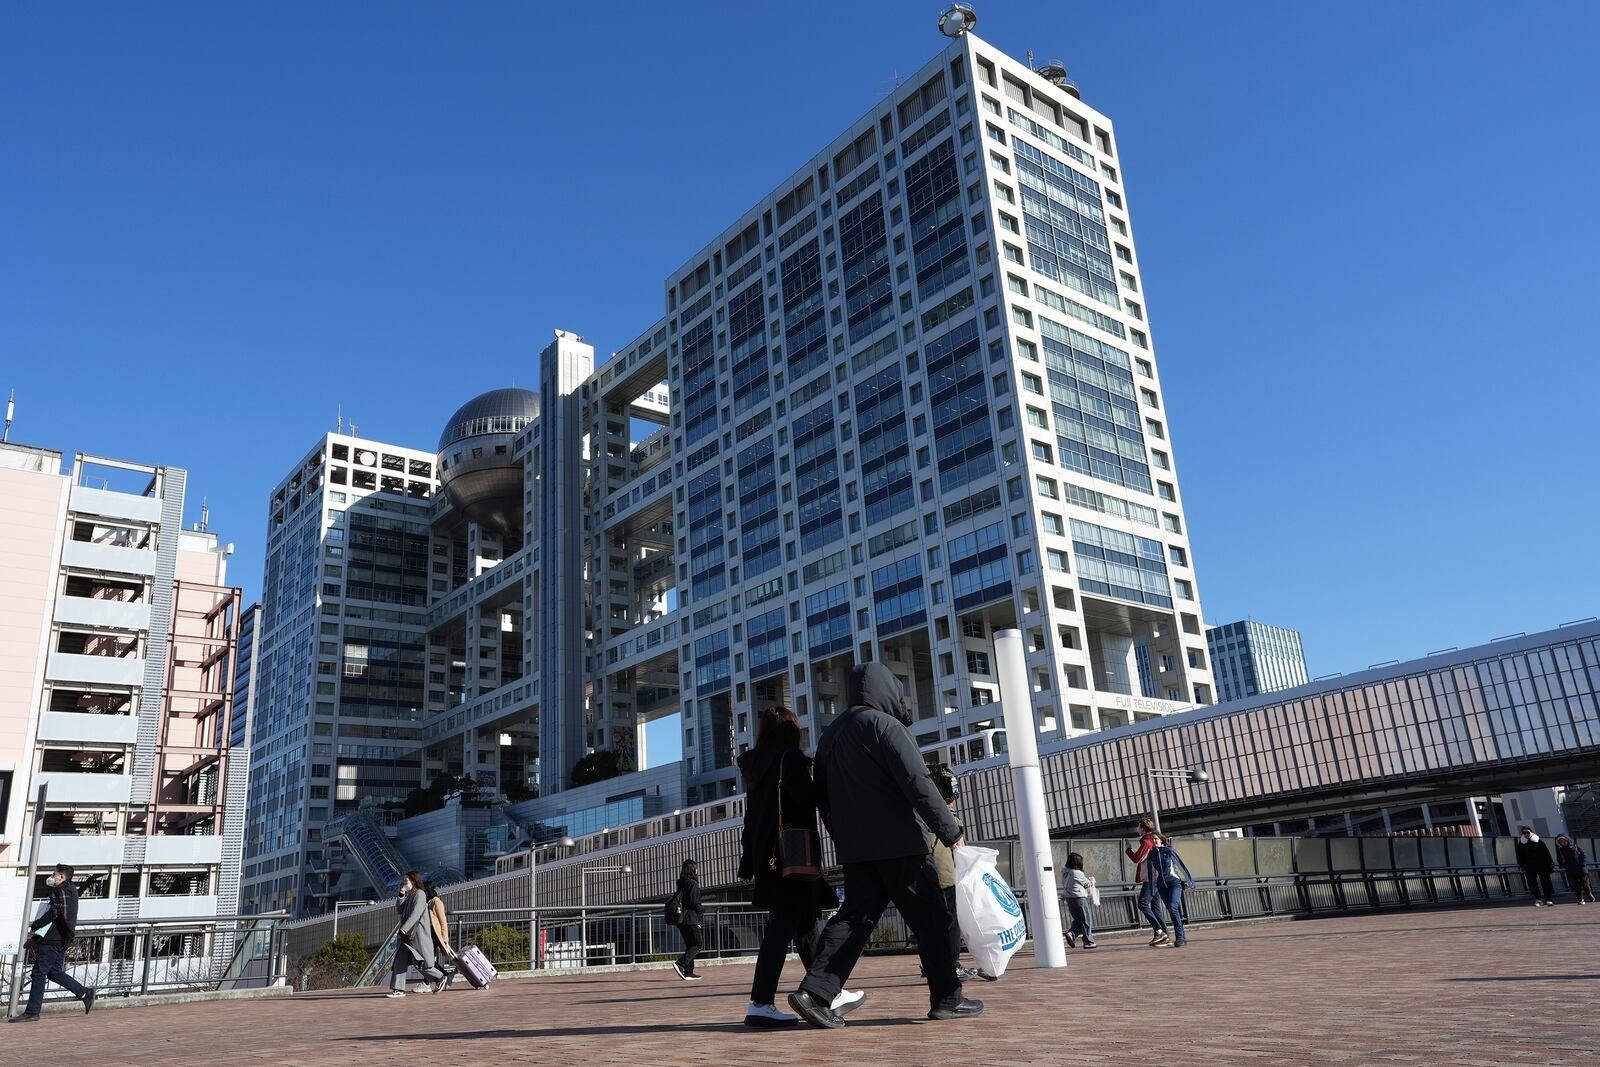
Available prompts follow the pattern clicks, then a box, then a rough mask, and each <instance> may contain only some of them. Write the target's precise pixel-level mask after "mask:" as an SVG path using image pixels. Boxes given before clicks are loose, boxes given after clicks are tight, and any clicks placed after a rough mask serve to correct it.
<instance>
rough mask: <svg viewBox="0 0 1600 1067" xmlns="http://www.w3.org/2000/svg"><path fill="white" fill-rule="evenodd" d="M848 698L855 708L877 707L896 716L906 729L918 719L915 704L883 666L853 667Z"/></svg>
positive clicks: (846, 687)
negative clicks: (912, 704)
mask: <svg viewBox="0 0 1600 1067" xmlns="http://www.w3.org/2000/svg"><path fill="white" fill-rule="evenodd" d="M844 697H845V701H846V703H848V704H849V706H850V707H852V708H858V707H860V708H873V709H875V710H877V711H881V712H883V713H884V714H885V715H892V716H894V717H895V718H896V719H898V720H900V722H902V723H904V724H905V725H906V726H910V725H911V723H912V722H913V721H914V720H915V719H916V713H915V711H914V710H913V709H912V707H911V701H910V700H908V699H907V698H906V691H905V688H904V687H903V686H901V684H900V679H898V678H896V677H895V676H894V672H893V671H891V670H890V669H889V668H888V667H885V666H884V665H883V664H881V663H863V664H860V665H859V666H856V667H852V668H850V677H849V679H848V680H846V682H845V687H844Z"/></svg>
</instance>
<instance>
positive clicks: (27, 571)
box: [0, 444, 245, 959]
mask: <svg viewBox="0 0 1600 1067" xmlns="http://www.w3.org/2000/svg"><path fill="white" fill-rule="evenodd" d="M61 460H62V456H61V453H59V452H54V451H49V450H46V449H37V448H27V447H23V446H19V445H14V444H3V445H0V528H3V529H4V530H5V535H6V552H5V553H3V556H0V628H3V633H0V774H3V775H5V776H6V777H8V778H9V782H8V788H7V790H6V793H7V797H6V801H5V804H4V816H3V818H4V821H3V825H0V882H3V890H0V893H3V895H0V901H3V903H4V908H3V914H0V930H3V932H0V950H4V951H12V950H13V949H12V947H11V942H12V940H13V939H14V938H15V936H16V932H17V930H18V929H19V923H20V917H21V916H20V912H21V911H22V909H23V908H24V906H26V905H27V902H28V901H29V900H30V898H31V899H33V900H37V899H39V898H41V897H42V895H43V882H42V878H43V873H42V872H46V871H48V870H49V869H50V868H51V867H53V866H54V865H55V864H57V863H69V864H72V865H73V867H74V868H75V869H76V877H75V881H76V882H77V883H78V885H79V887H80V892H81V894H82V904H81V906H80V911H79V917H80V921H82V922H85V923H90V922H95V921H104V920H134V919H140V918H165V917H174V916H184V917H190V916H207V915H232V914H235V912H236V910H237V905H238V898H237V890H238V854H237V848H236V841H234V842H230V841H229V829H230V825H233V824H234V823H236V821H237V820H238V819H240V818H241V817H242V814H243V806H244V793H243V790H244V786H245V777H244V775H243V773H242V769H241V764H240V761H239V760H238V759H237V758H236V754H235V752H234V750H233V749H232V747H231V745H230V738H229V728H228V727H229V721H230V716H231V691H232V686H231V684H230V682H231V679H232V671H233V665H234V656H235V650H236V641H237V627H238V613H239V591H238V590H237V589H235V588H233V587H231V586H229V585H227V557H228V554H229V553H230V552H231V551H232V548H231V546H220V545H219V544H218V543H217V538H216V535H215V534H213V533H210V532H207V531H204V530H200V529H195V530H185V529H183V506H184V498H185V488H186V481H187V476H186V474H185V472H184V471H182V470H180V469H178V468H176V467H159V466H149V465H145V464H138V463H129V462H125V461H122V460H115V459H108V458H104V457H98V456H88V455H84V454H81V453H80V454H78V455H77V456H76V457H75V458H74V461H73V463H72V469H71V473H70V475H69V474H64V473H63V472H62V462H61ZM41 785H44V786H46V787H47V792H46V799H45V805H44V808H43V810H39V809H38V805H37V803H36V801H37V790H38V788H39V787H40V786H41ZM35 826H38V828H39V830H40V831H41V833H42V835H43V836H42V837H41V839H40V842H41V843H40V854H39V857H38V862H39V866H40V870H41V875H40V877H41V881H39V882H38V883H36V884H35V885H34V886H32V887H29V886H25V885H24V884H23V882H24V879H25V873H26V866H27V864H28V861H29V855H28V853H29V842H30V840H31V836H30V835H31V834H32V832H33V830H34V828H35ZM235 836H237V835H235ZM230 845H233V846H235V847H230ZM111 941H112V939H110V938H100V939H98V940H94V939H90V940H86V941H85V942H84V951H85V952H89V953H93V952H111V951H113V949H112V945H111ZM90 958H91V959H92V958H93V957H92V956H91V957H90ZM108 958H109V957H108Z"/></svg>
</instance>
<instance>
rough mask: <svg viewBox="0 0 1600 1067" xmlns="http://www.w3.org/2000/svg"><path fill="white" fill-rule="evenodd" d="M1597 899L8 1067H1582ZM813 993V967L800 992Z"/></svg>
mask: <svg viewBox="0 0 1600 1067" xmlns="http://www.w3.org/2000/svg"><path fill="white" fill-rule="evenodd" d="M1597 953H1600V907H1586V908H1580V907H1578V906H1576V905H1571V904H1564V905H1562V906H1559V907H1556V908H1548V909H1544V908H1533V907H1527V906H1516V907H1513V906H1509V905H1508V906H1503V907H1492V908H1477V909H1460V910H1450V911H1426V912H1389V913H1384V914H1374V915H1366V916H1359V917H1348V916H1347V917H1336V918H1328V919H1321V920H1315V921H1303V922H1272V923H1260V924H1253V925H1240V926H1231V927H1213V928H1211V929H1203V928H1202V929H1200V930H1197V931H1196V936H1195V939H1194V940H1193V941H1192V942H1191V944H1190V946H1189V947H1188V948H1186V949H1184V950H1181V951H1175V950H1170V949H1149V948H1146V947H1145V946H1144V943H1143V940H1142V939H1141V940H1130V939H1128V938H1117V939H1109V938H1108V939H1106V940H1105V941H1104V942H1103V947H1101V948H1099V949H1097V950H1095V951H1094V952H1092V953H1088V954H1084V953H1081V952H1080V953H1073V954H1072V955H1071V959H1070V966H1069V967H1068V969H1067V970H1065V971H1056V972H1047V971H1038V970H1035V969H1034V968H1033V966H1032V960H1031V959H1027V958H1019V959H1018V961H1017V962H1018V964H1019V966H1018V967H1017V968H1016V969H1015V970H1013V971H1012V972H1010V973H1009V974H1007V975H1006V977H1005V978H1004V979H1003V980H1002V981H1001V982H999V983H997V984H985V983H978V982H975V983H973V984H972V986H971V987H970V992H971V993H972V994H973V995H976V996H980V997H982V998H983V999H984V1000H985V1001H986V1002H987V1004H988V1005H989V1010H988V1012H987V1013H986V1014H985V1015H984V1016H983V1017H981V1018H979V1019H975V1020H970V1021H964V1022H950V1023H933V1022H928V1021H926V1020H925V1019H923V1017H922V1016H923V1012H925V1011H926V1009H927V1001H926V999H925V993H924V990H923V987H922V985H921V983H920V981H919V980H918V978H917V967H916V960H915V959H914V958H913V957H909V956H892V957H877V958H872V959H868V960H866V961H864V963H863V965H862V968H861V969H860V971H858V977H857V980H856V981H853V982H852V983H851V984H852V985H854V986H858V987H860V988H864V989H866V990H868V991H869V998H868V1002H867V1004H866V1005H865V1006H864V1007H863V1008H862V1009H861V1010H860V1011H858V1012H856V1013H855V1014H854V1015H852V1016H851V1017H850V1024H849V1025H848V1026H847V1027H846V1028H845V1029H843V1030H840V1031H836V1032H823V1031H815V1030H811V1029H808V1028H802V1029H800V1030H795V1031H785V1032H778V1033H772V1032H756V1031H749V1030H746V1029H744V1028H743V1027H742V1026H741V1025H739V1020H740V1018H741V1013H742V1011H743V1008H744V1004H745V1000H746V997H747V994H748V984H747V983H748V982H749V980H750V973H751V972H750V968H749V967H748V966H734V965H729V966H719V967H707V968H705V969H704V971H705V974H706V976H707V977H706V980H705V981H703V982H699V983H694V984H689V983H684V982H681V981H679V980H678V979H677V978H676V976H674V975H673V974H672V972H671V971H664V972H663V971H650V972H645V973H624V974H603V975H592V976H586V977H582V978H551V979H540V980H535V981H506V982H501V983H497V984H496V985H495V986H493V987H491V989H489V990H488V991H482V992H480V991H476V990H472V989H467V988H457V989H453V990H451V991H450V992H449V993H446V994H443V995H440V996H438V997H427V996H411V997H407V998H406V999H405V1000H396V1001H391V1000H386V999H384V998H383V997H382V995H381V993H380V992H378V991H361V992H355V993H352V992H338V993H309V994H302V995H298V996H295V997H292V998H284V999H276V1000H248V1001H235V1002H229V1003H215V1002H213V1003H201V1004H185V1005H172V1006H161V1007H146V1008H136V1009H130V1010H117V1011H97V1012H96V1013H95V1014H93V1015H91V1016H89V1017H88V1018H84V1017H82V1016H80V1015H77V1014H75V1013H74V1014H57V1013H50V1014H47V1015H46V1016H45V1018H44V1019H43V1020H41V1021H40V1022H38V1023H34V1024H32V1025H29V1026H26V1027H16V1026H13V1027H7V1028H6V1030H5V1031H4V1032H3V1036H4V1037H5V1039H6V1040H5V1042H4V1044H3V1045H0V1048H3V1049H4V1056H3V1057H0V1059H3V1060H4V1062H6V1063H8V1064H27V1065H33V1064H39V1065H44V1064H94V1065H96V1067H107V1065H111V1064H153V1063H161V1064H241V1065H242V1064H274V1065H287V1064H306V1065H310V1064H380V1063H382V1064H398V1063H419V1062H427V1063H485V1064H498V1063H530V1064H534V1063H537V1064H561V1065H573V1067H613V1065H615V1067H648V1065H658V1064H659V1065H677V1064H756V1065H760V1064H790V1063H795V1062H803V1063H807V1064H875V1063H876V1064H883V1065H889V1064H894V1065H896V1067H910V1065H919V1064H926V1065H933V1064H959V1065H963V1067H979V1065H985V1067H1005V1065H1014V1064H1068V1063H1073V1064H1093V1063H1108V1062H1113V1061H1115V1062H1119V1063H1138V1064H1201V1063H1204V1064H1231V1063H1250V1064H1397V1063H1400V1064H1409V1063H1425V1064H1463V1065H1466V1064H1471V1065H1491V1064H1493V1065H1503V1064H1523V1063H1527V1064H1541V1065H1546V1067H1548V1065H1555V1064H1569V1063H1571V1064H1575V1063H1588V1062H1594V1060H1595V1058H1596V1057H1597V1056H1600V1016H1597V1004H1600V1001H1597V999H1596V994H1597V993H1600V958H1597ZM798 978H799V966H798V964H795V963H791V964H790V966H789V969H788V970H787V971H786V973H785V987H786V988H788V987H790V986H792V984H793V983H794V982H795V981H797V980H798Z"/></svg>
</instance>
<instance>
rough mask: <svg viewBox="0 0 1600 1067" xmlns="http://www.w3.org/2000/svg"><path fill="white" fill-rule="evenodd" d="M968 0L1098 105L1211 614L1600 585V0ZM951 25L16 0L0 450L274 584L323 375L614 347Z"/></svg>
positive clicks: (1554, 604) (5, 44)
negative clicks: (1599, 68) (729, 230)
mask: <svg viewBox="0 0 1600 1067" xmlns="http://www.w3.org/2000/svg"><path fill="white" fill-rule="evenodd" d="M977 7H978V11H979V15H980V20H981V22H980V26H979V33H980V35H982V36H984V37H986V38H987V39H988V40H990V41H991V42H992V43H994V44H996V45H998V46H1000V47H1002V48H1004V49H1005V50H1007V51H1008V52H1011V53H1012V54H1017V55H1020V54H1022V53H1023V52H1025V51H1026V50H1028V49H1032V50H1034V51H1035V52H1036V53H1037V57H1038V60H1039V61H1040V62H1044V61H1046V60H1048V59H1060V60H1062V61H1064V62H1065V63H1066V64H1067V66H1068V68H1069V69H1070V71H1071V73H1072V75H1073V77H1074V78H1075V79H1076V80H1077V81H1078V82H1079V84H1080V85H1081V86H1082V88H1083V94H1084V98H1085V99H1086V100H1087V101H1088V102H1089V103H1091V104H1093V105H1094V106H1096V107H1098V108H1099V109H1100V110H1102V111H1104V112H1106V113H1107V114H1109V115H1110V116H1111V117H1112V118H1113V119H1114V120H1115V122H1116V123H1117V129H1118V136H1119V141H1120V147H1121V154H1122V163H1123V167H1124V176H1125V182H1126V187H1127V189H1128V194H1129V195H1128V203H1129V207H1130V209H1131V211H1132V214H1133V219H1134V223H1135V226H1136V228H1137V234H1138V239H1139V249H1140V260H1141V264H1142V270H1143V275H1144V281H1145V288H1146V291H1147V296H1148V308H1149V311H1150V317H1151V320H1152V327H1153V329H1152V335H1153V338H1154V341H1155V344H1156V347H1157V351H1158V355H1159V358H1160V361H1161V367H1162V375H1163V382H1164V388H1165V393H1166V398H1167V403H1168V407H1169V415H1170V424H1171V427H1172V432H1173V437H1174V440H1175V446H1176V447H1175V454H1176V459H1177V464H1178V468H1179V474H1180V476H1181V478H1182V483H1183V490H1184V496H1185V503H1186V507H1187V509H1188V514H1189V519H1190V527H1191V531H1192V534H1193V540H1194V550H1195V551H1194V555H1195V563H1196V565H1197V568H1198V574H1199V577H1200V589H1201V594H1202V597H1203V600H1204V602H1205V608H1206V614H1207V616H1208V618H1209V619H1210V620H1212V621H1227V620H1229V619H1233V618H1237V617H1241V616H1245V615H1253V616H1255V617H1256V618H1259V619H1263V620H1266V621H1270V622H1273V623H1278V624H1282V625H1288V626H1296V627H1299V628H1300V629H1301V630H1303V631H1304V633H1305V638H1306V645H1307V651H1308V654H1309V657H1310V661H1311V668H1312V672H1313V673H1314V674H1321V673H1327V672H1332V671H1345V670H1352V669H1359V668H1362V667H1364V666H1366V665H1367V664H1369V663H1374V662H1377V661H1381V660H1387V659H1391V658H1402V659H1404V658H1408V657H1411V656H1414V655H1418V654H1421V653H1424V652H1427V651H1429V650H1431V649H1435V648H1438V647H1441V646H1447V645H1463V646H1464V645H1467V644H1471V643H1476V642H1478V641H1481V640H1485V639H1487V638H1490V637H1494V636H1498V635H1500V634H1504V633H1508V632H1512V631H1518V630H1529V631H1532V630H1536V629H1541V628H1545V627H1548V626H1551V625H1554V624H1556V623H1559V622H1562V621H1565V620H1569V619H1573V618H1576V617H1580V616H1587V615H1591V614H1594V613H1595V612H1596V611H1597V610H1600V579H1597V577H1596V573H1597V572H1596V568H1595V567H1594V565H1593V563H1592V556H1593V554H1594V550H1595V547H1596V540H1597V539H1596V535H1595V530H1596V527H1597V525H1600V502H1597V499H1600V494H1597V493H1596V486H1597V483H1600V476H1597V472H1596V457H1597V456H1600V430H1597V426H1600V420H1597V419H1596V418H1595V415H1594V398H1595V397H1596V396H1597V395H1600V371H1597V369H1596V367H1597V355H1600V323H1597V319H1600V312H1597V310H1596V309H1597V308H1600V299H1597V298H1596V282H1597V280H1600V278H1597V275H1600V271H1597V268H1596V266H1595V263H1596V257H1595V254H1594V250H1595V249H1596V247H1600V212H1597V210H1596V206H1595V200H1594V195H1595V190H1596V189H1597V188H1600V158H1597V148H1596V139H1595V138H1594V137H1593V135H1592V130H1593V128H1594V115H1593V101H1594V88H1593V82H1592V75H1591V71H1592V65H1593V53H1592V45H1593V42H1594V41H1595V40H1596V39H1600V14H1597V12H1600V8H1597V7H1595V6H1594V5H1590V4H1576V3H1574V4H1552V5H1543V6H1540V7H1539V8H1538V12H1537V14H1538V20H1537V21H1535V20H1534V17H1533V11H1532V9H1518V8H1514V7H1506V6H1504V5H1490V4H1487V3H1452V4H1446V3H1442V2H1431V3H1413V4H1405V5H1395V4H1388V3H1345V4H1339V5H1308V4H1292V5H1291V4H1276V3H1275V4H1267V3H1250V4H1229V5H1193V4H1179V3H1175V2H1163V3H1146V4H1122V5H1078V4H1063V3H1060V2H1059V0H1051V2H1041V3H1029V4H1024V3H998V2H993V0H986V2H983V3H980V4H978V5H977ZM936 13H937V4H930V3H921V2H919V3H873V4H861V5H853V6H849V7H846V8H831V9H818V8H814V7H812V8H806V7H802V6H800V5H777V4H748V3H741V4H732V3H730V4H725V5H716V4H694V5H677V6H663V5H649V6H646V5H642V4H641V5H604V4H588V5H564V6H556V5H544V6H535V5H533V4H524V3H479V4H473V5H444V4H436V5H422V4H406V3H394V4H384V5H374V4H344V5H320V4H310V3H284V4H273V5H265V4H261V5H254V6H246V5H240V4H233V5H212V4H199V3H172V4H161V5H123V4H92V3H84V4H74V5H59V4H55V5H46V4H34V5H16V4H13V5H9V6H7V7H6V8H5V9H4V11H3V12H0V389H4V388H10V387H14V388H15V389H16V390H17V393H18V400H19V404H18V421H17V424H16V427H15V429H14V431H13V438H14V439H17V440H22V441H26V442H29V443H36V444H42V445H47V446H51V447H57V448H62V449H66V450H69V451H70V450H85V451H100V452H108V453H111V454H116V455H126V456H128V457H129V458H136V459H144V460H150V461H154V462H165V463H171V464H174V465H177V466H183V467H187V468H189V470H190V471H191V472H192V475H191V483H190V484H191V486H192V487H193V489H192V492H193V493H194V494H195V495H194V499H193V502H192V508H191V511H193V512H195V513H196V514H197V513H198V507H199V496H200V495H202V494H203V495H205V496H206V497H207V498H208V500H209V502H210V505H211V518H212V524H213V527H214V528H215V529H217V530H218V531H219V532H221V533H222V535H223V537H224V538H225V539H228V540H232V541H233V542H234V543H235V544H236V545H237V549H238V551H237V555H236V556H235V570H234V579H235V580H236V581H239V582H241V583H242V584H243V585H244V586H245V587H246V593H247V596H248V595H253V594H254V593H255V592H256V591H257V590H258V588H259V581H260V568H261V545H262V540H263V532H264V525H265V497H266V491H267V489H268V488H269V487H270V486H271V485H272V483H273V482H274V481H275V480H276V478H277V477H278V476H279V475H281V474H282V473H283V471H284V470H285V469H286V468H287V467H288V466H289V465H290V464H291V463H293V462H294V461H295V460H296V459H297V458H298V457H299V456H300V455H302V454H303V453H304V452H305V451H306V449H307V448H309V447H310V445H311V443H312V441H313V440H314V439H315V438H316V436H317V435H318V434H320V433H321V432H322V431H323V430H326V429H331V428H332V427H333V421H334V416H335V411H336V408H337V406H338V405H339V404H341V403H342V404H343V405H344V410H345V412H346V414H347V417H349V418H353V419H354V420H355V421H356V422H357V423H358V424H359V425H360V427H361V432H362V433H363V435H369V436H372V437H376V438H380V439H385V440H393V441H396V442H398V443H404V444H413V445H418V446H422V447H427V446H429V445H430V444H431V443H432V442H433V441H434V439H435V437H436V435H437V432H438V429H439V427H440V425H441V423H442V422H443V420H444V418H445V417H446V416H447V415H448V414H449V413H450V412H451V411H452V410H453V409H454V408H455V407H456V406H457V405H458V404H459V403H461V401H463V400H464V399H466V398H467V397H469V396H471V395H473V394H475V393H477V392H479V391H481V390H483V389H487V388H492V387H495V386H499V385H504V384H508V383H511V382H513V381H514V382H517V383H520V384H524V385H526V384H529V383H531V382H532V381H533V378H534V374H533V370H532V368H533V360H534V357H535V355H536V353H537V352H538V351H539V349H540V348H541V347H542V346H543V345H544V343H545V342H546V340H547V339H548V337H549V336H550V331H551V330H552V329H555V328H558V327H559V328H564V329H572V330H576V331H578V332H580V333H583V334H584V335H585V336H586V337H587V338H588V339H589V340H590V341H591V342H592V343H593V344H595V346H596V348H597V349H599V350H601V351H603V352H609V351H610V350H611V349H613V348H615V347H617V346H620V345H622V344H624V343H626V342H627V341H628V340H629V339H631V338H632V337H633V336H634V335H635V334H636V333H637V332H638V331H639V330H640V329H641V328H643V327H644V326H645V325H647V324H649V323H650V322H651V321H652V320H653V319H654V318H655V317H656V316H658V315H659V314H660V311H661V304H662V297H661V279H662V277H663V276H664V275H665V274H666V273H667V272H668V271H669V270H671V269H672V268H673V267H674V266H676V265H677V264H678V263H680V262H681V261H682V260H683V259H685V258H687V257H688V256H689V255H690V254H692V253H693V252H694V251H695V250H696V249H698V248H699V247H701V246H702V245H703V244H704V243H705V242H706V241H707V240H708V239H709V238H710V237H711V236H713V235H714V234H715V233H717V232H718V231H719V230H720V229H721V228H722V227H723V226H725V225H726V224H727V223H729V222H730V221H731V220H733V219H734V218H735V217H736V216H737V215H738V214H739V213H740V212H742V211H743V210H744V209H745V208H746V207H748V206H749V205H750V204H751V203H753V202H754V201H755V200H756V199H757V198H759V197H760V196H761V195H762V194H763V193H765V192H766V191H768V190H769V189H771V188H772V187H773V186H774V185H775V184H776V183H777V182H779V181H781V180H782V179H783V178H784V177H785V176H787V175H788V174H789V173H790V172H791V171H792V170H793V169H794V168H795V167H796V166H798V165H799V164H800V163H802V162H804V161H805V160H806V159H807V158H808V157H809V156H810V155H811V154H812V153H813V152H815V151H816V150H817V149H818V148H820V147H821V146H822V145H823V144H824V143H826V142H827V141H828V140H829V139H830V138H831V137H832V136H833V135H835V134H836V133H838V132H839V131H840V130H841V129H843V128H844V127H845V126H846V125H847V124H848V123H850V122H852V121H853V120H854V119H856V118H857V117H858V116H859V115H861V114H862V113H863V112H865V111H866V110H867V108H868V107H869V106H871V105H872V103H873V102H875V101H876V100H877V99H879V98H880V97H881V96H882V95H884V94H885V93H887V92H888V91H890V89H891V88H892V87H893V85H894V81H895V78H896V76H897V74H902V75H903V74H907V73H909V72H911V71H914V70H916V69H917V68H918V67H919V66H921V64H922V63H924V62H925V61H926V60H927V58H928V57H929V56H930V55H931V54H932V53H933V52H934V51H935V50H937V48H938V47H939V46H940V44H941V39H940V38H939V37H938V36H937V34H936V32H935V30H934V26H933V24H934V20H935V15H936ZM175 382H177V383H181V387H180V388H178V389H177V390H174V389H173V388H172V385H173V383H175ZM191 517H193V516H191Z"/></svg>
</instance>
